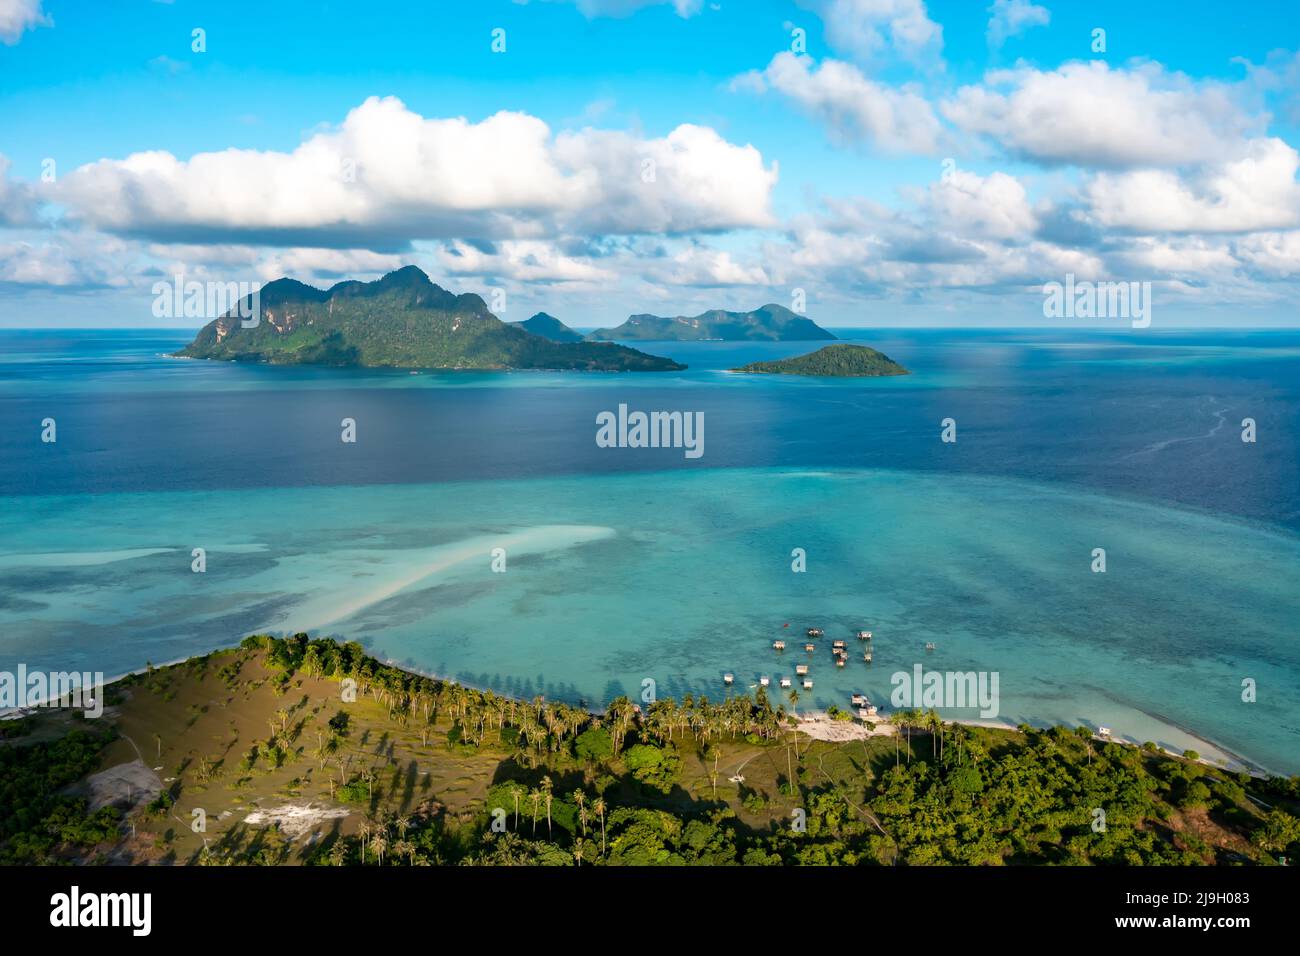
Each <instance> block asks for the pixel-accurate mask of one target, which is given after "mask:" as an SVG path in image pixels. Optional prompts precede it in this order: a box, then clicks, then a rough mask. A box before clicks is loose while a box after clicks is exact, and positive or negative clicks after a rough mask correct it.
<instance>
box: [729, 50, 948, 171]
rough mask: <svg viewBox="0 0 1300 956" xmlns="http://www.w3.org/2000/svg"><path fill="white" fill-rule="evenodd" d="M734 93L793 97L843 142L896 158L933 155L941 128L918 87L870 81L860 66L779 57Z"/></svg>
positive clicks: (737, 84) (739, 82) (736, 83)
mask: <svg viewBox="0 0 1300 956" xmlns="http://www.w3.org/2000/svg"><path fill="white" fill-rule="evenodd" d="M732 86H733V88H734V89H737V90H742V91H751V92H759V93H761V92H765V91H767V90H769V89H771V90H775V91H776V92H778V93H780V94H782V95H783V96H786V97H788V98H789V99H790V100H792V101H793V102H794V103H796V104H797V105H798V106H799V107H800V108H802V109H803V110H804V111H805V112H807V113H809V114H810V115H812V116H815V117H817V118H818V119H820V120H822V121H823V122H825V123H826V124H827V125H828V128H829V129H830V131H831V133H832V135H833V136H834V137H835V138H836V139H837V140H838V141H841V142H846V143H854V142H859V143H866V144H870V145H873V146H876V147H878V148H880V149H882V150H884V151H886V152H891V153H924V154H933V153H935V152H936V151H937V149H938V148H939V140H940V137H941V133H942V130H941V127H940V125H939V120H938V118H937V117H936V116H935V115H934V111H933V110H932V109H931V108H930V104H929V102H928V101H927V100H926V99H925V97H924V96H922V95H921V94H920V93H919V92H917V91H916V90H914V89H912V88H901V89H900V88H896V87H892V86H886V85H884V84H881V83H877V82H875V81H873V80H869V79H867V77H866V76H864V75H863V74H862V71H861V70H859V69H858V68H857V67H856V66H853V65H852V64H851V63H845V62H842V61H840V60H825V61H823V62H822V64H821V65H820V66H816V65H814V63H813V60H812V59H811V58H810V57H806V56H796V55H795V54H793V53H790V52H782V53H778V54H777V55H776V56H774V57H773V58H772V62H771V63H769V64H768V65H767V68H766V69H765V70H763V71H761V72H759V71H751V72H749V73H746V74H743V75H742V76H739V77H737V78H736V79H735V80H733V81H732Z"/></svg>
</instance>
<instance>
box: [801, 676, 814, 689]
mask: <svg viewBox="0 0 1300 956" xmlns="http://www.w3.org/2000/svg"><path fill="white" fill-rule="evenodd" d="M803 689H804V690H812V678H811V677H805V678H804V679H803Z"/></svg>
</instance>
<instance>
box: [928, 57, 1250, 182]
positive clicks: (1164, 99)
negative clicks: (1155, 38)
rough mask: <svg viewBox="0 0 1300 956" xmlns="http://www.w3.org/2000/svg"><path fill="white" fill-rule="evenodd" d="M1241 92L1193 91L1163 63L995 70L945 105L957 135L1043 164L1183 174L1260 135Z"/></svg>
mask: <svg viewBox="0 0 1300 956" xmlns="http://www.w3.org/2000/svg"><path fill="white" fill-rule="evenodd" d="M1240 99H1241V91H1240V90H1236V89H1234V88H1233V87H1232V86H1230V85H1228V84H1223V83H1218V82H1202V83H1194V82H1193V81H1191V80H1190V79H1188V78H1187V77H1185V76H1183V75H1182V74H1178V73H1169V72H1167V71H1165V70H1164V69H1163V68H1162V67H1161V66H1160V65H1159V64H1143V65H1138V66H1133V67H1130V68H1127V69H1126V68H1111V67H1110V66H1109V65H1107V64H1106V63H1104V62H1102V61H1093V62H1089V63H1077V62H1076V63H1067V64H1065V65H1064V66H1061V67H1059V68H1057V69H1055V70H1051V71H1046V72H1045V71H1041V70H1037V69H1034V68H1032V67H1023V66H1022V67H1018V68H1016V69H1014V70H1003V71H996V72H993V73H990V74H988V75H987V76H986V77H985V81H984V83H983V84H979V85H972V86H965V87H962V88H961V89H960V90H958V91H957V94H956V95H955V96H954V97H953V98H952V99H950V100H948V101H947V102H945V103H944V104H943V106H942V111H943V113H944V115H945V116H946V117H947V118H948V119H949V120H951V121H952V122H953V123H955V124H956V125H957V126H959V127H960V128H962V129H964V130H966V131H967V132H971V133H978V134H982V135H985V136H988V137H990V138H991V139H993V140H995V141H997V142H998V143H1000V144H1001V145H1002V146H1003V147H1004V148H1005V149H1006V150H1007V151H1008V152H1010V153H1012V154H1014V155H1017V156H1021V157H1024V158H1026V159H1030V160H1033V161H1035V162H1039V163H1044V164H1047V165H1054V164H1075V165H1080V166H1094V167H1111V168H1122V167H1134V166H1181V165H1186V164H1190V163H1197V162H1204V161H1207V160H1213V159H1218V158H1222V157H1223V156H1224V155H1225V153H1226V152H1228V151H1230V150H1231V149H1232V148H1233V146H1234V145H1235V144H1236V143H1238V142H1240V140H1241V138H1242V136H1243V135H1245V134H1248V133H1250V132H1253V131H1257V130H1260V129H1262V128H1263V125H1264V119H1265V118H1264V117H1260V116H1255V115H1251V114H1250V113H1248V112H1247V111H1246V110H1245V109H1244V107H1243V106H1242V104H1241V102H1240Z"/></svg>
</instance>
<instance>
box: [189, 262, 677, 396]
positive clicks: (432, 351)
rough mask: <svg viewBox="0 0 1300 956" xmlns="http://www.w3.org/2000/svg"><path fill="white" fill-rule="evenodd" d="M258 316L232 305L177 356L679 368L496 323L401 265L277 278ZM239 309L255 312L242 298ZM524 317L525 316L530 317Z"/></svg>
mask: <svg viewBox="0 0 1300 956" xmlns="http://www.w3.org/2000/svg"><path fill="white" fill-rule="evenodd" d="M258 299H259V303H258V310H257V311H258V315H257V317H256V322H254V321H253V320H252V319H251V318H250V319H249V320H248V322H249V327H247V328H246V327H245V324H244V321H242V320H241V318H240V314H239V310H238V309H232V310H231V311H230V312H228V313H227V314H226V315H223V316H221V317H220V318H217V319H214V320H213V321H211V322H209V323H208V324H207V325H205V326H203V328H201V329H200V330H199V332H198V334H197V335H196V336H195V337H194V341H193V342H191V343H190V344H189V345H187V346H186V347H185V348H183V349H181V350H180V351H179V352H177V353H175V354H176V355H177V356H178V357H181V358H196V359H224V360H229V361H242V362H265V363H269V364H275V365H333V366H360V367H378V368H409V369H551V370H577V371H600V372H663V371H680V370H682V369H684V368H685V367H686V366H684V365H680V364H678V363H677V362H674V361H672V360H671V359H666V358H660V357H659V356H656V355H648V354H646V353H645V352H639V351H637V350H636V349H631V348H627V347H626V346H622V345H615V344H613V343H611V342H585V341H576V342H570V341H563V342H560V341H553V340H552V339H550V338H546V337H543V336H541V335H535V334H533V333H532V332H530V331H529V330H528V329H526V328H523V327H521V326H519V325H511V324H508V323H506V322H502V321H501V320H500V319H498V318H497V317H496V316H495V315H493V314H492V313H491V312H489V311H488V308H487V304H486V303H485V302H484V301H483V300H482V299H481V298H480V297H479V296H477V295H473V294H468V293H467V294H464V295H455V294H453V293H451V292H448V291H447V290H446V289H443V288H441V287H440V286H437V285H435V284H434V283H433V282H431V281H430V280H429V277H428V276H427V275H425V274H424V273H423V272H422V271H421V270H420V269H418V268H416V267H415V266H406V267H404V268H402V269H398V270H397V271H396V272H390V273H389V274H388V275H386V276H384V277H383V278H381V279H376V280H375V281H374V282H354V281H349V282H340V283H338V284H337V285H335V286H333V287H331V288H330V289H328V290H321V289H317V288H315V287H313V286H309V285H305V284H304V283H301V282H296V281H294V280H293V279H277V280H275V281H274V282H269V283H267V284H266V285H265V286H263V287H262V289H261V290H260V291H259V293H258ZM241 305H242V307H243V313H244V314H246V315H250V316H251V315H252V314H253V309H252V308H251V307H250V305H249V303H248V302H247V301H245V302H244V303H241ZM530 321H531V320H530Z"/></svg>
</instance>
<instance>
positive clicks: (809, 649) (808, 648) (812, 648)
mask: <svg viewBox="0 0 1300 956" xmlns="http://www.w3.org/2000/svg"><path fill="white" fill-rule="evenodd" d="M803 649H804V650H805V651H807V652H808V653H809V654H811V653H812V652H813V651H815V650H817V645H816V644H805V645H804V646H803Z"/></svg>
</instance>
